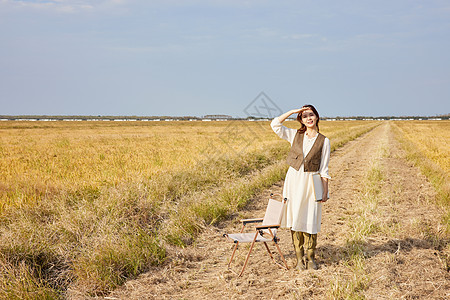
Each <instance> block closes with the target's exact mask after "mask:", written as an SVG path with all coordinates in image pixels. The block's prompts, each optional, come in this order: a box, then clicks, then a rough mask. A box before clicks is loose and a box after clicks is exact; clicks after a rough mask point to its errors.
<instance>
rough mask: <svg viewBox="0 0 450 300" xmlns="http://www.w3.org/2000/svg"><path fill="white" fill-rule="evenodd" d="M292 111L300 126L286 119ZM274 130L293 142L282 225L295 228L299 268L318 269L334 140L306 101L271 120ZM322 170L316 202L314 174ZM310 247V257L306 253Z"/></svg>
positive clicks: (294, 241)
mask: <svg viewBox="0 0 450 300" xmlns="http://www.w3.org/2000/svg"><path fill="white" fill-rule="evenodd" d="M292 114H298V115H297V121H299V122H300V124H301V127H300V129H298V130H296V129H291V128H287V127H285V126H283V125H282V123H283V122H284V121H285V120H286V119H287V118H288V117H289V116H290V115H292ZM270 126H271V127H272V129H273V131H275V133H276V134H277V135H278V136H279V137H280V138H282V139H285V140H287V141H288V142H289V143H290V144H291V150H290V152H289V154H288V157H287V162H288V164H289V166H290V167H289V170H288V172H287V174H286V179H285V181H284V187H283V198H287V199H288V201H287V206H286V211H285V212H284V215H283V220H282V226H283V227H287V228H290V229H291V235H292V242H293V244H294V248H295V254H296V256H297V264H296V266H295V268H296V269H297V270H301V269H305V267H306V268H308V269H314V270H317V269H318V267H317V263H316V261H315V259H314V256H315V251H316V244H317V233H318V232H319V231H320V224H321V218H322V203H324V202H326V201H327V200H328V179H330V178H331V177H330V176H329V175H328V162H329V160H330V140H329V139H328V138H326V137H325V136H324V135H323V134H320V133H319V113H318V112H317V110H316V109H315V108H314V106H312V105H305V106H303V107H302V108H300V109H294V110H291V111H288V112H287V113H284V114H282V115H281V116H279V117H276V118H275V119H273V120H272V123H271V124H270ZM314 173H319V174H320V177H321V179H322V186H323V194H322V201H320V202H316V201H315V196H314V191H313V182H312V174H314ZM305 250H306V258H305V261H304V260H303V256H304V253H305Z"/></svg>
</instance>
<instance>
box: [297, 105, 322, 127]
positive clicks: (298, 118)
mask: <svg viewBox="0 0 450 300" xmlns="http://www.w3.org/2000/svg"><path fill="white" fill-rule="evenodd" d="M303 107H307V108H309V109H311V110H312V111H313V113H314V114H315V115H316V117H317V122H316V126H317V132H319V120H320V117H319V113H318V112H317V109H316V108H315V107H314V106H312V105H311V104H305V105H303ZM303 107H302V108H303ZM297 121H298V122H299V123H300V124H301V127H300V129H299V130H298V131H299V132H300V133H305V131H306V125H305V124H303V123H302V116H301V115H300V114H298V115H297Z"/></svg>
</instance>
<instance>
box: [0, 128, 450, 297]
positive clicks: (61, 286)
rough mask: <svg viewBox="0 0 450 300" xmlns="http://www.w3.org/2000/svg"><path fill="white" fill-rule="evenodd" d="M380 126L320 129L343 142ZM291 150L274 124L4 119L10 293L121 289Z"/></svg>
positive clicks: (2, 233) (254, 187) (0, 254)
mask: <svg viewBox="0 0 450 300" xmlns="http://www.w3.org/2000/svg"><path fill="white" fill-rule="evenodd" d="M286 124H287V126H290V127H293V128H297V127H298V125H297V123H296V122H286ZM378 124H379V122H375V121H334V122H324V121H321V123H320V129H321V132H322V133H323V134H325V135H326V136H328V137H329V138H330V140H331V144H332V150H334V149H336V148H338V147H340V146H342V145H343V144H345V143H346V142H347V141H349V140H352V139H354V138H356V137H357V136H359V135H361V134H363V133H365V132H367V131H368V130H370V129H372V128H373V127H374V126H377V125H378ZM288 150H289V144H288V143H287V142H285V141H283V140H280V139H279V138H278V137H277V136H276V135H275V134H274V133H273V131H272V130H271V128H270V125H269V122H249V121H223V122H200V121H196V122H183V121H177V122H175V121H174V122H100V121H98V122H0V200H1V202H0V270H1V271H0V298H14V297H15V298H28V299H40V298H45V297H48V298H60V297H63V296H64V294H65V292H66V291H67V290H68V289H71V290H76V291H78V292H79V293H82V294H83V293H84V294H90V295H101V294H102V293H104V292H106V291H108V290H111V289H113V288H115V287H117V286H118V285H120V284H122V283H123V282H124V281H125V280H127V279H129V278H133V277H135V276H136V275H138V274H139V273H141V272H144V271H146V270H148V269H149V268H150V266H151V265H157V264H160V263H161V262H163V261H164V259H165V257H166V254H165V248H166V245H169V244H172V245H178V246H185V245H187V244H189V243H191V242H192V241H193V240H194V239H195V236H196V234H197V233H198V232H199V231H200V230H201V229H202V227H203V226H204V225H205V224H211V223H215V222H217V221H219V220H221V219H223V218H226V217H227V216H229V215H230V214H232V213H233V212H236V211H237V210H239V209H240V208H242V207H243V206H245V205H246V203H247V202H248V201H249V200H250V199H251V197H252V195H254V194H255V193H256V192H258V191H259V190H261V189H264V188H267V187H269V186H270V185H271V184H273V183H274V182H277V181H279V180H281V179H282V178H283V176H284V174H285V171H286V165H285V164H284V158H285V155H286V153H287V151H288ZM447 151H448V150H447ZM447 163H448V161H447Z"/></svg>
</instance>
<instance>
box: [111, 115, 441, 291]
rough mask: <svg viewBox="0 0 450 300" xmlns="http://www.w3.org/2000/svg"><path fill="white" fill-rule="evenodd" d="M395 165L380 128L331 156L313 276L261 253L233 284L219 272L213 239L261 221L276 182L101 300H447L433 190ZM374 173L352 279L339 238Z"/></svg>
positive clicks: (385, 130) (400, 162) (387, 135)
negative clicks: (247, 221) (373, 194)
mask: <svg viewBox="0 0 450 300" xmlns="http://www.w3.org/2000/svg"><path fill="white" fill-rule="evenodd" d="M404 156H405V154H404V153H403V152H402V150H401V149H400V146H399V144H398V142H397V141H396V140H395V138H394V136H393V133H392V131H391V130H390V124H389V123H388V122H386V123H383V124H382V125H381V126H378V127H377V128H375V129H374V130H372V131H371V132H369V133H367V134H365V135H364V136H362V137H360V138H358V139H356V140H354V141H352V142H350V143H348V144H347V145H345V146H344V147H342V148H341V149H339V150H337V151H335V152H334V153H333V154H332V157H331V162H330V175H331V176H332V181H331V183H330V200H329V201H328V202H327V203H326V204H324V210H323V218H322V232H321V233H319V235H318V255H317V259H318V262H319V264H320V265H319V270H317V271H310V270H307V271H303V272H296V271H294V270H288V271H285V270H282V269H280V268H278V267H277V266H276V265H274V264H273V263H272V262H271V261H270V258H269V257H268V255H267V253H266V252H265V251H266V250H265V249H264V247H263V245H260V244H257V245H256V246H255V248H254V250H253V254H252V256H251V258H250V261H249V265H248V267H247V269H246V271H245V273H244V275H243V276H242V277H241V278H236V276H235V275H234V274H233V273H232V272H230V271H229V270H227V267H226V265H227V261H228V259H229V256H230V254H231V249H232V246H233V245H232V243H230V242H229V241H227V240H226V239H225V238H223V237H222V234H223V233H225V232H228V233H232V232H239V230H240V226H241V225H240V223H239V220H240V219H242V218H254V217H262V216H263V215H264V209H265V206H266V204H267V199H268V196H269V194H270V193H271V192H273V193H281V191H282V184H283V183H282V182H280V183H278V184H275V185H274V186H272V187H271V188H270V189H269V190H267V191H265V192H264V193H262V194H261V195H258V196H257V197H255V200H254V201H253V202H252V203H251V204H250V205H249V206H248V208H247V209H246V210H245V211H243V212H241V214H240V215H237V216H236V217H235V218H233V219H232V220H229V221H225V222H222V223H221V224H220V225H219V226H218V227H209V228H207V229H206V230H205V232H204V233H203V234H202V235H201V237H199V239H198V241H197V243H196V245H194V246H191V247H188V248H186V249H175V248H174V249H171V250H170V253H169V255H170V256H169V257H170V260H169V261H168V262H167V263H166V264H165V265H164V266H161V267H159V268H157V269H154V270H152V271H151V272H148V273H146V274H143V275H141V276H140V277H139V278H138V279H136V280H132V281H129V282H127V283H126V284H125V286H124V287H122V288H121V289H119V290H117V291H115V292H113V293H112V294H111V295H109V296H108V297H107V298H108V299H152V298H154V299H214V298H215V299H243V298H244V299H261V298H264V299H272V298H273V299H277V298H283V299H298V298H299V299H329V298H335V297H340V296H339V295H342V291H344V292H345V291H346V290H347V291H348V290H349V288H352V284H353V285H356V284H357V285H361V286H356V287H353V290H354V291H355V292H356V293H357V295H359V296H362V297H365V298H367V299H400V298H405V299H413V298H414V299H445V298H446V297H449V296H450V292H449V291H450V276H449V273H448V271H447V270H446V269H445V268H446V266H444V263H443V259H442V257H443V256H444V253H443V251H444V248H445V247H444V246H445V243H447V242H448V237H447V240H445V239H443V238H442V233H441V231H442V230H441V228H440V227H439V226H440V225H439V221H440V212H439V209H438V208H437V207H436V206H435V205H434V204H432V203H431V201H432V199H433V197H434V191H433V189H432V188H431V186H430V184H429V183H428V182H427V181H426V179H425V178H424V177H423V176H422V175H421V174H420V173H419V171H418V170H417V169H416V168H415V167H413V166H411V164H409V163H408V162H407V161H406V160H405V158H404ZM373 164H378V165H379V166H380V170H381V172H382V177H383V182H381V183H380V192H379V193H378V194H377V199H376V203H377V206H376V208H375V209H374V211H373V213H372V214H370V215H367V216H363V220H365V219H367V220H370V221H371V224H372V225H373V226H372V229H371V231H370V232H369V234H368V235H367V238H365V239H364V242H363V243H362V244H361V247H362V249H363V253H364V256H363V261H362V264H363V265H362V267H361V266H360V267H359V270H360V271H358V272H359V273H358V272H356V271H355V270H356V269H355V268H356V267H355V266H354V265H355V260H352V256H351V253H350V252H349V247H348V245H349V244H348V240H349V234H348V233H349V231H352V228H353V227H354V225H355V223H354V219H355V218H361V212H360V206H361V201H362V200H361V199H362V198H363V197H365V196H367V195H364V192H365V189H364V182H365V181H364V178H366V174H367V170H368V169H369V168H370V167H371V166H372V165H373ZM380 176H381V175H380ZM279 236H280V238H281V241H280V247H281V249H282V251H283V253H284V254H285V257H286V259H287V261H288V264H289V265H290V266H292V265H293V263H294V260H295V255H294V252H293V247H292V244H291V238H290V234H289V232H288V230H281V232H280V234H279ZM247 249H248V248H247V246H246V245H243V246H241V247H240V249H239V255H240V256H239V257H237V258H236V259H237V260H236V263H235V265H234V266H235V267H236V268H238V267H239V266H240V265H242V262H243V256H244V255H245V254H246V252H247ZM271 249H272V250H273V251H275V248H274V247H271ZM361 270H362V271H361ZM361 272H362V273H361ZM358 276H359V277H361V278H362V279H361V278H358Z"/></svg>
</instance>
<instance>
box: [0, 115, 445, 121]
mask: <svg viewBox="0 0 450 300" xmlns="http://www.w3.org/2000/svg"><path fill="white" fill-rule="evenodd" d="M449 118H450V114H444V115H436V116H400V117H398V116H379V117H367V116H350V117H342V116H337V117H323V118H322V119H328V120H429V119H442V120H448V119H449ZM205 119H208V120H255V121H256V120H269V119H271V118H260V117H253V116H249V117H246V118H239V117H232V116H229V115H205V116H202V117H196V116H101V115H97V116H82V115H71V116H51V115H0V120H11V121H66V120H67V121H155V120H161V121H163V120H174V121H200V120H205Z"/></svg>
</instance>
